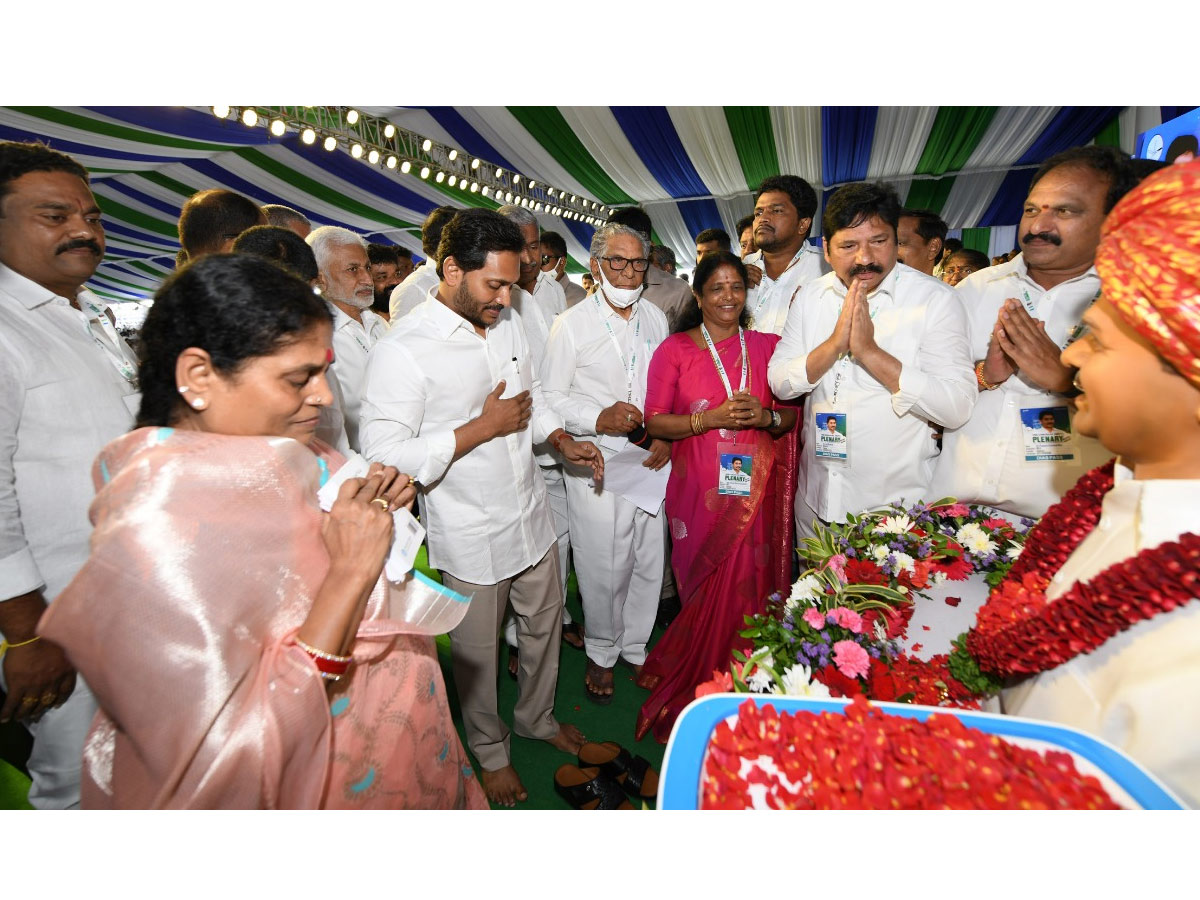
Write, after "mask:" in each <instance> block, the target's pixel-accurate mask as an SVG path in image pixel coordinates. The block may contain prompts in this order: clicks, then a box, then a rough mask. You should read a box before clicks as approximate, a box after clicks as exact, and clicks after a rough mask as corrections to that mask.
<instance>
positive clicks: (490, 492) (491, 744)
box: [362, 209, 604, 806]
mask: <svg viewBox="0 0 1200 900" xmlns="http://www.w3.org/2000/svg"><path fill="white" fill-rule="evenodd" d="M524 243H525V242H524V241H523V240H522V236H521V232H520V230H519V229H518V228H517V227H516V226H515V225H513V224H512V223H511V222H509V221H508V220H507V219H505V218H504V217H503V216H500V215H497V214H496V213H494V212H491V211H488V210H482V209H472V210H465V211H463V212H461V213H458V214H457V215H456V216H455V217H454V218H453V219H452V220H451V222H450V223H449V224H448V225H446V226H445V228H444V229H443V232H442V239H441V245H440V246H439V248H438V260H439V262H438V271H439V274H440V279H441V280H440V281H439V283H438V286H437V288H435V289H433V290H431V291H430V293H429V296H428V297H427V299H426V301H425V302H424V303H423V304H421V305H420V306H419V307H417V308H416V309H414V310H413V311H412V312H411V313H410V314H408V315H406V316H404V317H403V318H402V319H401V320H400V321H399V322H398V323H397V324H396V327H394V328H392V329H391V330H390V331H389V332H388V334H387V335H386V336H385V337H384V338H383V339H382V340H381V341H380V342H379V344H378V345H376V347H375V349H374V350H373V351H372V353H371V359H370V361H369V363H368V365H367V375H366V382H365V389H364V396H363V407H362V437H363V450H364V452H365V455H366V456H367V457H368V458H370V459H372V460H379V461H380V462H385V463H387V464H388V465H394V466H396V467H398V468H399V469H401V470H402V471H404V472H407V473H409V474H411V476H412V478H413V480H414V481H416V482H417V483H418V485H419V486H420V489H421V493H420V500H421V517H422V521H423V522H424V524H425V527H426V528H427V529H428V541H429V564H430V565H431V566H433V567H434V568H436V569H439V570H441V572H442V578H443V580H444V581H445V583H446V584H447V585H448V586H449V587H451V588H453V589H454V590H456V591H458V592H460V593H462V594H464V595H469V596H472V597H473V599H472V601H471V604H470V607H469V608H468V611H467V615H466V618H465V619H463V621H462V623H461V624H460V625H459V626H458V627H457V628H455V629H454V631H453V632H451V634H450V647H451V653H452V656H453V661H454V681H455V687H456V689H457V691H458V697H459V704H460V706H461V707H462V711H463V724H464V726H465V728H466V733H467V744H468V746H469V747H470V748H471V752H472V753H474V754H475V758H476V759H477V760H478V761H479V765H480V767H481V768H482V770H483V771H482V775H481V781H482V783H483V787H484V790H485V791H486V792H487V795H488V798H489V799H490V800H491V801H492V802H493V803H499V804H502V805H505V806H512V805H513V804H515V803H516V802H518V801H521V800H524V799H526V798H527V796H528V794H527V792H526V791H525V788H524V787H523V785H522V784H521V780H520V777H519V776H518V775H517V772H516V770H515V769H513V767H512V764H511V762H510V757H509V733H508V729H507V728H506V727H505V725H504V722H503V721H502V720H501V718H500V715H499V713H498V711H497V708H496V674H497V666H498V660H499V634H500V625H501V621H502V619H503V616H504V610H505V604H506V602H507V603H511V604H512V609H513V612H514V613H515V615H516V617H517V636H518V642H519V644H520V647H521V666H520V672H519V674H518V679H517V682H518V687H519V692H520V695H519V698H518V700H517V704H516V707H515V709H514V711H513V721H514V724H513V727H514V730H516V732H517V733H518V734H519V735H521V736H523V737H529V738H536V739H540V740H545V741H547V742H549V743H550V744H551V745H553V746H554V747H556V748H557V749H559V750H563V751H565V752H568V753H576V752H578V750H579V748H580V746H582V743H583V735H582V734H580V733H579V730H578V729H577V728H575V727H574V726H573V725H567V724H560V723H559V722H558V721H557V720H556V719H555V717H554V712H553V709H554V689H555V685H556V683H557V680H558V648H559V641H558V636H559V627H560V622H561V616H562V594H561V593H560V590H559V577H558V556H557V553H556V552H555V548H554V543H555V534H554V520H553V516H552V514H551V512H550V506H549V504H548V503H547V501H546V487H545V484H544V483H543V480H542V476H541V474H540V473H539V472H538V471H537V466H536V464H535V463H534V458H533V444H534V443H542V442H549V443H550V444H551V445H552V446H554V447H555V449H556V450H557V452H558V453H560V454H561V455H562V456H563V457H564V458H565V459H567V460H570V461H573V462H577V463H580V464H583V465H592V466H594V467H595V471H596V474H597V477H600V476H602V474H603V470H604V461H603V457H602V456H601V454H600V451H599V450H598V449H597V448H596V447H595V445H593V444H591V443H589V442H587V441H579V442H577V441H575V440H574V439H572V438H571V436H570V435H568V434H567V433H566V432H565V431H564V430H563V429H562V427H561V426H562V421H561V419H560V418H559V417H558V416H557V415H556V414H555V413H554V411H553V410H552V409H550V408H549V406H548V405H547V404H546V402H545V400H544V399H543V397H542V392H541V384H540V381H539V380H538V377H537V374H536V373H535V371H534V369H533V363H532V360H531V358H530V355H529V345H528V343H527V341H526V339H525V333H524V330H523V329H522V328H521V326H520V324H519V322H518V321H517V320H516V318H513V317H510V316H507V315H502V314H503V313H504V310H505V307H507V306H508V304H509V296H510V291H511V289H512V286H513V285H514V284H515V283H516V282H517V279H518V278H519V277H520V254H521V249H522V247H523V246H524Z"/></svg>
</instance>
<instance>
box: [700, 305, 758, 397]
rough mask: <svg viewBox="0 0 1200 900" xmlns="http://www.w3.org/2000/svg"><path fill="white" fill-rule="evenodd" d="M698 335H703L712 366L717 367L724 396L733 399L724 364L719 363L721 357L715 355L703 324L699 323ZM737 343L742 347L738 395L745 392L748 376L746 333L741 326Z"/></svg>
mask: <svg viewBox="0 0 1200 900" xmlns="http://www.w3.org/2000/svg"><path fill="white" fill-rule="evenodd" d="M700 333H701V334H702V335H704V343H706V344H708V352H709V353H710V354H711V355H712V361H713V365H714V366H716V367H717V374H718V375H720V376H721V384H722V385H724V386H725V394H726V396H728V397H729V399H730V400H732V399H733V387H732V386H731V385H730V383H729V376H728V375H727V374H725V364H724V363H722V362H721V357H720V356H718V355H717V348H716V347H715V346H714V345H713V340H712V336H711V335H710V334H709V333H708V328H707V327H705V325H704V323H703V322H702V323H700ZM738 343H740V344H741V345H742V383H741V384H740V385H739V386H738V393H739V394H740V393H744V392H745V390H746V384H747V379H748V378H749V375H750V362H749V360H748V359H747V358H746V333H745V332H744V331H742V326H741V325H739V326H738Z"/></svg>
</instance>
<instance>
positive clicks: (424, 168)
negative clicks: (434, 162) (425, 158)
mask: <svg viewBox="0 0 1200 900" xmlns="http://www.w3.org/2000/svg"><path fill="white" fill-rule="evenodd" d="M421 177H422V178H428V177H429V166H422V167H421Z"/></svg>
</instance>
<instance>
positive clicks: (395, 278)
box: [367, 243, 404, 322]
mask: <svg viewBox="0 0 1200 900" xmlns="http://www.w3.org/2000/svg"><path fill="white" fill-rule="evenodd" d="M399 262H400V257H399V255H398V254H397V253H396V248H395V247H393V246H391V245H390V244H376V243H370V244H367V263H368V265H367V268H368V270H369V271H370V273H371V283H372V284H373V285H374V290H375V299H374V301H373V302H372V303H371V310H372V311H373V312H375V313H377V314H378V315H379V316H380V318H382V319H383V320H384V321H385V322H386V321H387V320H388V319H389V318H390V317H391V308H390V305H389V304H390V303H391V298H392V291H393V289H395V287H396V286H397V285H399V284H400V282H402V281H403V280H404V276H403V275H401V274H400V272H399Z"/></svg>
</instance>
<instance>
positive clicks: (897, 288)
mask: <svg viewBox="0 0 1200 900" xmlns="http://www.w3.org/2000/svg"><path fill="white" fill-rule="evenodd" d="M898 213H899V202H898V200H897V199H896V197H895V194H894V192H892V191H891V189H890V188H887V187H886V186H882V185H866V184H860V185H847V186H846V187H843V188H841V189H839V191H838V192H837V193H835V194H834V196H833V197H832V198H831V199H830V204H829V208H828V209H827V210H826V212H825V222H824V225H825V234H826V236H827V237H826V251H825V252H826V258H827V260H828V261H829V263H830V265H831V266H832V267H833V271H832V272H830V273H829V274H828V275H824V276H822V277H821V278H818V279H817V280H816V281H814V282H811V283H810V284H809V285H807V286H806V287H805V288H804V289H803V290H802V291H801V292H800V296H799V298H798V299H797V301H796V303H794V304H793V305H792V309H791V311H790V313H789V315H788V321H787V325H786V327H785V328H784V331H783V337H782V338H781V340H780V342H779V344H778V346H777V347H776V348H775V353H774V354H773V355H772V357H771V363H770V366H769V367H768V372H767V376H768V379H769V381H770V383H771V389H772V390H773V391H774V392H775V395H776V396H778V397H780V398H782V399H792V398H795V397H802V396H803V397H808V398H809V399H808V401H807V402H806V403H805V421H804V423H803V426H802V428H801V429H800V454H799V455H800V473H799V484H798V489H797V492H796V532H797V534H798V535H802V536H805V535H812V533H813V521H814V519H819V520H821V521H823V522H839V521H842V520H843V519H844V518H845V516H846V514H847V513H859V512H862V511H864V510H867V509H871V508H873V507H877V506H881V505H884V504H887V503H891V502H893V501H905V502H908V503H912V502H915V501H918V500H927V499H931V498H930V497H929V496H928V494H929V482H930V478H931V477H932V475H933V463H934V460H935V457H936V456H937V445H936V444H935V443H934V440H933V436H932V432H931V429H930V424H931V423H934V422H941V423H947V422H948V423H951V424H952V425H955V426H956V425H961V424H962V423H963V422H965V421H966V419H967V417H968V416H969V415H970V413H971V406H972V404H973V403H974V402H975V389H974V380H973V377H972V375H971V360H970V355H969V353H968V351H967V333H966V332H967V326H966V318H965V316H964V314H963V311H962V307H961V305H960V304H959V303H958V299H957V297H956V296H955V294H954V290H953V288H949V287H947V286H946V285H944V284H942V283H941V282H939V281H937V280H935V279H933V278H930V277H929V276H927V275H923V274H921V273H920V272H917V271H915V270H914V269H910V268H909V267H908V266H905V265H903V264H901V263H897V261H896V220H897V218H898ZM833 414H838V415H839V416H844V419H842V420H841V421H842V422H844V426H845V428H844V434H845V436H846V442H845V445H840V446H839V447H838V449H837V451H836V452H834V451H832V450H828V449H827V450H824V451H822V450H821V446H822V445H821V444H820V442H819V440H818V436H819V435H818V432H819V430H822V429H825V428H826V427H827V422H828V419H829V417H830V416H831V415H833ZM839 444H840V442H839Z"/></svg>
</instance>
